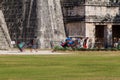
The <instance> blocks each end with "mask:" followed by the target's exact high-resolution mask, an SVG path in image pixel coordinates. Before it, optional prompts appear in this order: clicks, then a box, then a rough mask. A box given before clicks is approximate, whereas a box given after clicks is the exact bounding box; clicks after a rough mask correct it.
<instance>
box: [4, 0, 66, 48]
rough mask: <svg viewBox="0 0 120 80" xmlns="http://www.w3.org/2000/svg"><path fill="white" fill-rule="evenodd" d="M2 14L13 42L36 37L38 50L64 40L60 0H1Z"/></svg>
mask: <svg viewBox="0 0 120 80" xmlns="http://www.w3.org/2000/svg"><path fill="white" fill-rule="evenodd" d="M2 10H3V12H4V15H5V20H6V22H7V26H8V29H9V33H10V37H11V39H12V40H13V41H16V42H18V41H24V42H28V41H30V39H32V38H34V36H37V37H38V39H39V48H51V45H50V42H51V41H52V42H54V41H57V42H59V41H61V40H64V38H65V31H64V23H63V17H62V10H61V5H60V0H3V9H2Z"/></svg>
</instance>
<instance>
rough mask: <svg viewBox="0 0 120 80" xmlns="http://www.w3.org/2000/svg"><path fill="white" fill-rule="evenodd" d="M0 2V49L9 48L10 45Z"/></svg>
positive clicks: (0, 1)
mask: <svg viewBox="0 0 120 80" xmlns="http://www.w3.org/2000/svg"><path fill="white" fill-rule="evenodd" d="M1 3H2V0H0V49H9V48H11V47H12V45H11V39H10V35H9V32H8V29H7V25H6V22H5V18H4V15H3V12H2V10H1V7H2V6H1Z"/></svg>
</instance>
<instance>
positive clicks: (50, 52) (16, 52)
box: [0, 50, 67, 55]
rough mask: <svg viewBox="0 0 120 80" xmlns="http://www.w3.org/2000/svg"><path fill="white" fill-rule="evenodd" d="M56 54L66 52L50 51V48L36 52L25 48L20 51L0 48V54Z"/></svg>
mask: <svg viewBox="0 0 120 80" xmlns="http://www.w3.org/2000/svg"><path fill="white" fill-rule="evenodd" d="M6 54H7V55H53V54H54V55H56V54H67V53H62V52H52V50H39V51H38V52H35V51H33V52H30V50H26V51H24V52H20V51H19V50H9V51H7V50H0V55H6Z"/></svg>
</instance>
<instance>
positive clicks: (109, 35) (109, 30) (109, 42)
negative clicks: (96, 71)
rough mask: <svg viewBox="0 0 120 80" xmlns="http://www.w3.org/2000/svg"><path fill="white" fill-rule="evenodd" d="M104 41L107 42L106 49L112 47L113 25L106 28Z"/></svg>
mask: <svg viewBox="0 0 120 80" xmlns="http://www.w3.org/2000/svg"><path fill="white" fill-rule="evenodd" d="M104 41H105V47H106V48H109V47H112V25H111V24H108V25H107V26H105V29H104Z"/></svg>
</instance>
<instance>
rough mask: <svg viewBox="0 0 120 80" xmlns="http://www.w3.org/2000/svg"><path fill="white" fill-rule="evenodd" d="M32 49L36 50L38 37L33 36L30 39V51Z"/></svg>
mask: <svg viewBox="0 0 120 80" xmlns="http://www.w3.org/2000/svg"><path fill="white" fill-rule="evenodd" d="M33 49H34V50H35V51H36V52H38V39H37V37H36V36H35V37H34V38H33V39H31V40H30V51H31V52H32V51H33Z"/></svg>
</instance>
